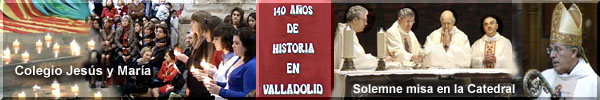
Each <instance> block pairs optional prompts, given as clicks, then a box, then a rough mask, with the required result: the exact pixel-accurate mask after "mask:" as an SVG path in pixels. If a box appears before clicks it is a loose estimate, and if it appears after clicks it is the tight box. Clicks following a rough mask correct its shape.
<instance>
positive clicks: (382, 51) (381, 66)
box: [375, 28, 387, 71]
mask: <svg viewBox="0 0 600 100" xmlns="http://www.w3.org/2000/svg"><path fill="white" fill-rule="evenodd" d="M385 40H386V37H385V32H384V31H383V28H379V32H377V58H378V59H379V61H377V68H375V70H376V71H384V70H386V69H387V68H386V67H385V61H383V59H384V58H385V56H387V52H386V45H385Z"/></svg>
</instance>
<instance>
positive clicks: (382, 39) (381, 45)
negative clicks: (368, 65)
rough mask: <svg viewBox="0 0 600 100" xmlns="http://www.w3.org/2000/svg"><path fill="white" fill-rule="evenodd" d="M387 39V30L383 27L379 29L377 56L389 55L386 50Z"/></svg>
mask: <svg viewBox="0 0 600 100" xmlns="http://www.w3.org/2000/svg"><path fill="white" fill-rule="evenodd" d="M385 40H386V37H385V32H384V31H383V29H379V32H377V58H385V56H386V55H387V53H386V52H385V51H386V47H385V46H386V45H385ZM405 48H407V47H405Z"/></svg>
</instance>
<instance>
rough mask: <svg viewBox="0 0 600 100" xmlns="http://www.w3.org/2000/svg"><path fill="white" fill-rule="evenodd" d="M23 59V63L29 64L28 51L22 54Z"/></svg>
mask: <svg viewBox="0 0 600 100" xmlns="http://www.w3.org/2000/svg"><path fill="white" fill-rule="evenodd" d="M21 58H23V62H28V61H29V53H27V51H25V52H24V53H23V54H21Z"/></svg>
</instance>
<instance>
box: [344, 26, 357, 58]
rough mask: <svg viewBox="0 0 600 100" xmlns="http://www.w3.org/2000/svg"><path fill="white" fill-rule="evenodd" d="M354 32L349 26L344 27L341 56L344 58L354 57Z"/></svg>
mask: <svg viewBox="0 0 600 100" xmlns="http://www.w3.org/2000/svg"><path fill="white" fill-rule="evenodd" d="M355 34H356V32H354V30H352V29H350V26H348V27H346V29H345V30H344V34H343V37H342V38H343V39H342V40H343V42H344V43H343V47H342V48H343V49H344V50H343V57H344V58H352V57H354V55H353V54H354V36H355Z"/></svg>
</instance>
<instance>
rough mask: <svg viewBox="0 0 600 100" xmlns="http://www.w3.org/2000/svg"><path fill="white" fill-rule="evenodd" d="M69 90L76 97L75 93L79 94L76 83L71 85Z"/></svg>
mask: <svg viewBox="0 0 600 100" xmlns="http://www.w3.org/2000/svg"><path fill="white" fill-rule="evenodd" d="M71 92H73V94H74V95H75V97H77V95H79V86H77V84H75V85H74V86H73V87H71Z"/></svg>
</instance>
